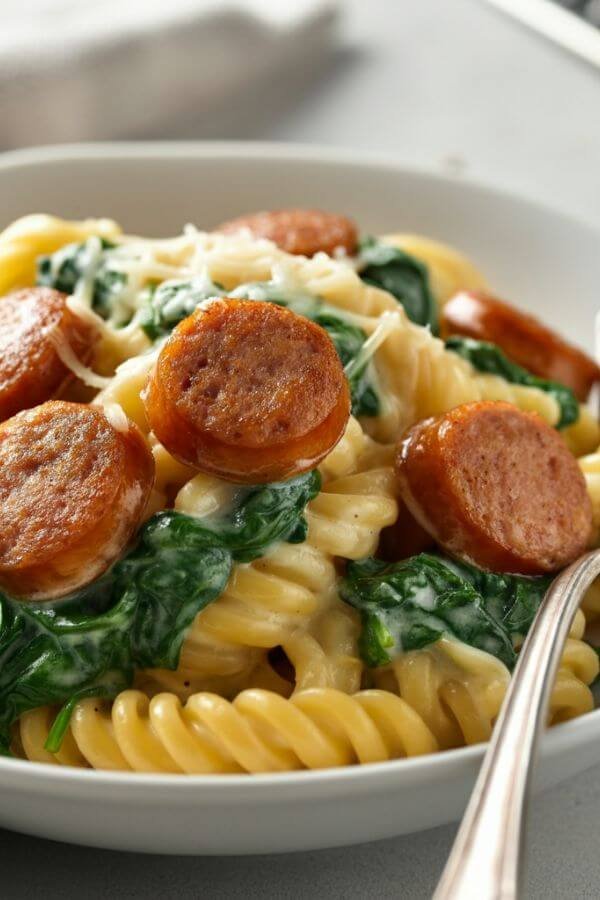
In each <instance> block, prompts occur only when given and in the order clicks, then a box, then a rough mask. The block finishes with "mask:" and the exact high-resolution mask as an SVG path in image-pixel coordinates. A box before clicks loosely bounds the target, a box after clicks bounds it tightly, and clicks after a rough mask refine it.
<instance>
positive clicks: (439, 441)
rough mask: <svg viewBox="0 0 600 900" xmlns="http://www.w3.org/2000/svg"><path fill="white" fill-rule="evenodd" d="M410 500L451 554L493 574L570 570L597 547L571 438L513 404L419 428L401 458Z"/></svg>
mask: <svg viewBox="0 0 600 900" xmlns="http://www.w3.org/2000/svg"><path fill="white" fill-rule="evenodd" d="M396 463H397V471H398V474H399V476H400V490H401V493H402V497H403V499H404V501H405V503H406V504H407V506H408V507H409V509H410V510H411V512H412V513H413V515H414V516H415V517H416V518H417V519H418V520H419V521H420V522H421V524H422V525H423V527H424V528H426V529H427V531H429V533H430V534H432V535H433V537H434V538H435V539H436V541H437V542H438V543H439V544H441V546H442V547H444V548H445V549H446V550H447V551H449V552H450V553H452V554H454V555H455V556H457V557H459V558H461V559H464V560H467V561H471V562H474V563H475V564H476V565H478V566H481V567H482V568H484V569H491V570H492V571H498V572H520V573H522V574H525V575H535V574H540V573H542V572H552V571H554V570H556V569H560V568H561V567H562V566H565V565H566V564H567V563H569V562H571V561H572V560H573V559H575V558H576V557H577V556H579V554H580V553H582V552H583V551H584V550H585V548H586V546H587V544H588V541H589V538H590V533H591V527H592V510H591V503H590V499H589V497H588V495H587V492H586V486H585V481H584V479H583V475H582V474H581V471H580V469H579V466H578V465H577V461H576V460H575V458H574V457H573V456H572V455H571V453H570V452H569V450H568V449H567V446H566V444H565V443H564V441H563V439H562V438H561V436H560V435H559V434H558V432H557V431H555V430H554V429H553V428H550V426H549V425H547V424H546V423H545V422H543V421H542V419H541V418H540V417H539V416H537V415H536V414H535V413H526V412H522V411H521V410H519V409H517V408H516V407H514V406H511V405H510V404H509V403H495V402H491V401H489V402H481V403H467V404H465V405H464V406H457V407H456V408H455V409H453V410H451V411H450V412H449V413H445V414H444V415H442V416H439V417H438V418H434V419H426V420H425V421H423V422H420V423H419V424H418V425H415V426H414V427H413V428H412V429H411V430H410V431H409V432H408V434H407V435H406V437H405V438H404V440H403V441H402V442H401V444H400V447H399V451H398V455H397V460H396Z"/></svg>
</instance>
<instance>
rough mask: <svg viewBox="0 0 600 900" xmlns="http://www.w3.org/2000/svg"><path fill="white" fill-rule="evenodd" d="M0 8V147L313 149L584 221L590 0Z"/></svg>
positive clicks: (280, 0) (171, 1)
mask: <svg viewBox="0 0 600 900" xmlns="http://www.w3.org/2000/svg"><path fill="white" fill-rule="evenodd" d="M0 4H1V6H2V30H1V31H0V149H1V150H9V149H15V148H21V147H27V146H32V145H39V144H55V143H64V142H73V141H96V140H126V139H129V140H132V139H134V140H139V139H162V140H173V139H207V138H210V139H219V138H222V139H225V138H227V139H236V140H276V141H296V142H311V143H321V144H329V145H337V146H343V147H348V148H352V149H354V150H357V151H373V152H384V153H387V154H393V155H395V156H396V157H397V158H398V159H400V160H401V161H403V162H406V163H407V164H410V165H414V166H421V167H426V168H433V169H434V170H438V171H441V172H444V173H446V174H447V173H450V174H451V175H453V176H454V177H457V178H461V177H475V178H479V179H483V180H486V181H492V182H495V183H497V184H501V185H504V186H507V187H509V188H512V189H515V190H518V191H520V192H524V193H527V194H529V195H532V196H534V197H536V198H538V199H543V200H546V201H547V202H549V203H551V204H552V205H557V206H560V207H561V208H563V209H565V210H571V211H572V212H574V213H576V214H580V215H583V216H585V217H586V218H588V219H589V218H593V219H595V220H596V221H597V222H598V223H600V203H599V202H598V201H599V199H600V165H599V160H600V102H599V94H598V73H599V71H600V70H599V69H598V68H597V66H596V65H594V63H596V64H597V65H598V66H600V28H595V27H594V25H595V24H596V25H597V24H600V0H562V2H561V5H559V4H558V2H555V0H447V2H444V3H440V2H439V0H346V2H343V0H340V2H334V0H107V2H103V3H99V2H97V0H0ZM567 7H569V8H572V9H573V10H574V11H575V12H576V13H577V14H579V15H578V16H576V15H572V14H571V12H568V11H567ZM586 23H587V24H586Z"/></svg>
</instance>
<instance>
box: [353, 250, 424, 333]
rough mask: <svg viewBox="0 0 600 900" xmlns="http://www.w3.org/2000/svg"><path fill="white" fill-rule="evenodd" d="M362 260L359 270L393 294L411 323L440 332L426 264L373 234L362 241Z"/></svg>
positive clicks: (360, 251)
mask: <svg viewBox="0 0 600 900" xmlns="http://www.w3.org/2000/svg"><path fill="white" fill-rule="evenodd" d="M359 259H360V260H361V263H362V266H363V267H362V269H361V272H360V277H361V278H362V280H363V281H365V282H366V283H367V284H372V285H374V286H375V287H378V288H383V290H384V291H388V293H390V294H392V296H394V297H395V298H396V300H398V302H399V303H400V304H401V305H402V306H403V307H404V311H405V312H406V315H407V316H408V318H409V319H410V320H411V322H416V324H417V325H429V327H430V328H431V331H432V334H438V333H439V326H438V313H437V304H436V301H435V297H434V296H433V294H432V293H431V288H430V287H429V275H428V272H427V266H425V265H424V263H422V262H421V261H420V260H418V259H416V258H415V257H414V256H411V255H410V254H409V253H405V252H404V250H400V249H399V248H398V247H391V246H390V245H389V244H383V243H381V241H378V240H376V239H375V238H372V237H367V238H364V239H363V240H362V241H361V244H360V247H359Z"/></svg>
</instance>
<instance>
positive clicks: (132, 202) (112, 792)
mask: <svg viewBox="0 0 600 900" xmlns="http://www.w3.org/2000/svg"><path fill="white" fill-rule="evenodd" d="M292 205H299V206H319V207H322V208H324V209H331V210H334V211H336V212H344V213H347V214H349V215H351V216H353V217H355V218H356V219H357V220H358V222H359V224H360V227H361V230H362V231H363V232H373V233H377V232H385V231H391V230H395V231H401V230H402V231H414V232H420V233H422V234H426V235H428V236H431V237H434V238H438V239H440V240H446V241H449V242H450V243H452V244H454V245H456V246H457V247H459V248H460V249H462V250H463V251H465V252H466V253H468V254H469V255H470V256H471V257H472V258H473V259H474V260H475V261H476V262H477V263H478V264H479V266H480V267H481V268H482V269H483V271H484V273H485V274H486V275H487V277H488V278H489V281H490V283H491V284H492V285H493V286H494V288H495V289H496V290H497V291H498V293H499V294H500V295H502V296H504V297H506V298H508V299H511V300H513V301H514V302H516V303H518V304H520V305H522V306H524V307H525V308H527V309H530V310H531V311H533V312H535V313H537V314H539V315H541V316H543V317H544V318H545V319H546V320H547V321H548V322H550V323H552V324H553V325H554V326H555V327H558V328H559V329H560V330H561V331H563V332H564V333H565V334H567V335H568V336H569V337H571V338H573V339H575V340H577V341H578V342H579V343H580V344H582V345H584V346H587V347H588V348H590V349H591V346H592V334H593V318H594V314H595V312H596V307H597V304H598V294H599V287H598V286H599V285H600V252H599V250H600V244H599V235H598V233H597V232H596V231H595V230H594V229H593V228H590V227H589V226H587V225H585V224H583V223H580V222H577V221H574V220H572V219H570V218H568V217H566V216H564V215H562V214H560V213H558V212H556V211H552V210H550V209H547V208H544V207H541V206H537V205H535V204H533V203H531V202H528V201H525V200H522V199H519V198H517V197H513V196H510V195H508V194H505V193H500V192H497V191H494V190H491V189H489V188H484V187H481V186H478V185H473V184H469V183H468V182H461V181H454V180H452V179H448V178H442V177H440V176H434V175H428V174H425V173H421V172H411V171H407V170H406V169H403V168H401V167H399V166H398V165H396V164H395V163H393V162H391V161H389V160H387V161H382V160H377V159H369V158H366V159H365V158H364V157H360V158H358V157H355V156H352V155H351V154H348V153H344V152H341V151H332V150H321V149H315V148H304V147H289V146H284V145H281V146H278V145H261V144H139V145H135V144H133V145H132V144H128V145H115V144H112V145H91V146H80V147H62V148H61V147H58V148H50V149H42V150H33V151H25V152H22V153H13V154H7V155H5V156H4V157H0V217H1V220H0V227H4V225H6V224H8V223H9V222H10V221H12V220H13V219H15V218H17V217H18V216H21V215H24V214H26V213H29V212H38V211H44V212H52V213H55V214H57V215H62V216H67V217H81V218H85V217H88V216H111V217H113V218H116V219H117V220H118V221H120V222H121V224H122V225H123V226H124V228H125V229H126V230H128V231H133V232H138V233H142V234H149V235H163V236H165V235H171V234H175V233H177V232H178V231H180V229H181V227H182V225H183V224H184V223H185V222H193V223H194V224H196V225H198V226H199V227H207V228H209V227H211V226H213V225H215V224H217V223H218V222H219V221H222V220H223V219H226V218H228V217H231V216H234V215H237V214H239V213H243V212H248V211H252V210H256V209H262V208H276V207H282V206H292ZM598 746H600V711H597V712H593V713H591V714H590V715H588V716H585V717H583V718H581V719H577V720H575V721H573V722H569V723H567V724H565V725H561V726H559V727H557V728H555V729H553V730H552V731H551V732H550V733H549V734H548V735H547V736H546V737H545V739H544V741H543V748H542V759H541V763H540V766H539V771H538V779H537V786H538V787H544V786H550V785H553V784H556V783H558V782H559V781H561V780H562V779H564V778H567V777H569V776H570V775H573V774H575V773H577V772H579V771H582V770H583V769H585V768H586V767H588V766H590V765H592V764H593V763H595V762H597V761H598V758H599V754H598V749H597V748H598ZM481 756H482V748H481V747H472V748H468V749H462V750H454V751H450V752H447V753H444V754H439V755H436V756H428V757H422V758H420V759H412V760H400V761H398V762H393V763H383V764H379V765H371V766H364V767H353V768H347V769H335V770H324V771H320V772H300V773H293V774H279V775H262V776H257V777H249V776H223V777H214V776H212V777H200V776H194V777H186V776H154V775H129V774H121V773H117V774H113V773H108V772H92V771H87V770H86V771H80V770H75V769H72V770H71V769H60V768H58V767H55V766H46V765H34V764H30V763H25V762H21V761H17V760H9V759H0V826H5V827H7V828H13V829H16V830H19V831H24V832H27V833H30V834H36V835H40V836H43V837H49V838H54V839H57V840H64V841H72V842H74V843H80V844H89V845H92V846H98V847H108V848H112V849H116V850H141V851H147V852H154V853H198V854H201V853H211V854H215V853H216V854H233V853H272V852H280V851H286V850H307V849H316V848H324V847H333V846H336V845H338V846H339V845H343V844H350V843H356V842H359V841H367V840H375V839H378V838H385V837H391V836H393V835H397V834H402V833H406V832H410V831H418V830H419V829H423V828H429V827H432V826H434V825H440V824H443V823H445V822H449V821H452V820H453V819H456V818H458V817H459V815H460V814H461V812H462V809H463V808H464V804H465V801H466V798H467V796H468V793H469V791H470V788H471V786H472V784H473V780H474V777H475V774H476V771H477V767H478V765H479V762H480V760H481Z"/></svg>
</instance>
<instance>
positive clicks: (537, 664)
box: [433, 550, 600, 900]
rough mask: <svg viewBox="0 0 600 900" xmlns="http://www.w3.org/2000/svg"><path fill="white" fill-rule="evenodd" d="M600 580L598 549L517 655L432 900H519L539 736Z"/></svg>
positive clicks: (549, 602)
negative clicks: (565, 657)
mask: <svg viewBox="0 0 600 900" xmlns="http://www.w3.org/2000/svg"><path fill="white" fill-rule="evenodd" d="M598 574H600V550H593V551H592V552H591V553H587V554H586V555H585V556H582V557H581V558H580V559H578V560H576V562H574V563H572V565H570V566H569V567H568V568H567V569H565V570H564V571H563V572H562V573H561V574H560V575H559V576H558V577H557V578H556V579H555V581H554V582H553V583H552V585H551V586H550V588H549V589H548V591H547V592H546V596H545V597H544V600H543V601H542V603H541V605H540V608H539V610H538V613H537V615H536V617H535V620H534V622H533V625H532V626H531V629H530V631H529V634H528V635H527V638H526V640H525V643H524V644H523V647H522V649H521V651H520V653H519V659H518V662H517V665H516V667H515V671H514V673H513V677H512V680H511V682H510V686H509V689H508V691H507V694H506V698H505V700H504V703H503V706H502V710H501V712H500V715H499V717H498V721H497V723H496V726H495V728H494V732H493V735H492V739H491V741H490V743H489V745H488V748H487V751H486V754H485V757H484V760H483V764H482V766H481V770H480V772H479V777H478V778H477V781H476V783H475V787H474V789H473V793H472V795H471V799H470V801H469V804H468V806H467V810H466V812H465V815H464V817H463V820H462V824H461V826H460V828H459V830H458V833H457V835H456V839H455V841H454V846H453V847H452V851H451V853H450V856H449V858H448V862H447V863H446V867H445V869H444V872H443V874H442V877H441V879H440V882H439V884H438V886H437V889H436V891H435V894H434V895H433V897H434V900H500V898H502V900H512V898H516V897H518V896H519V894H518V890H519V883H520V876H521V870H522V857H523V837H524V828H525V813H526V809H527V801H528V795H529V788H530V782H531V774H532V771H533V766H534V763H535V759H536V755H537V749H538V743H539V736H540V731H541V729H542V728H543V727H544V725H545V724H546V720H547V713H548V702H549V699H550V693H551V691H552V686H553V684H554V678H555V675H556V672H557V669H558V665H559V662H560V658H561V655H562V649H563V644H564V642H565V640H566V638H567V635H568V633H569V629H570V627H571V623H572V621H573V617H574V616H575V613H576V612H577V609H578V607H579V604H580V603H581V599H582V597H583V594H584V592H585V591H586V590H587V588H588V587H589V586H590V584H591V583H592V581H593V580H594V578H596V576H597V575H598Z"/></svg>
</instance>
